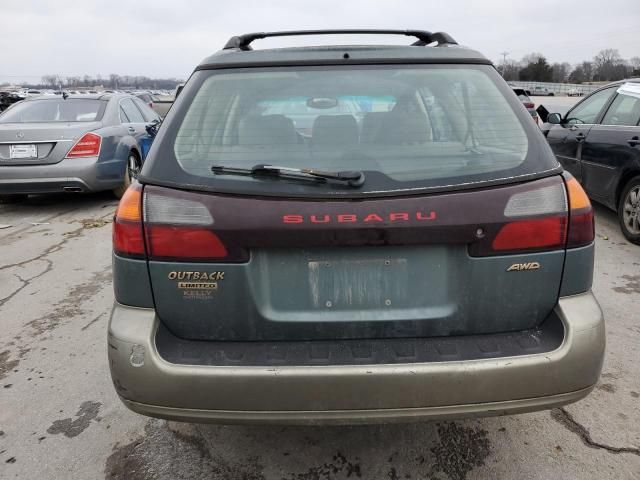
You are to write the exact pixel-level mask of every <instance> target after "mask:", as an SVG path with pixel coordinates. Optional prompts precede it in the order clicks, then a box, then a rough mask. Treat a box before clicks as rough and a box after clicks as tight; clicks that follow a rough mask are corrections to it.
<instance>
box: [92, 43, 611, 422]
mask: <svg viewBox="0 0 640 480" xmlns="http://www.w3.org/2000/svg"><path fill="white" fill-rule="evenodd" d="M318 33H320V34H347V33H359V34H363V33H375V34H378V35H381V34H386V35H391V34H395V35H404V36H412V37H416V40H415V41H414V40H413V39H412V40H411V42H412V45H411V46H409V45H406V46H398V45H394V46H382V47H378V46H371V45H367V46H359V45H358V46H320V47H304V48H277V49H266V50H260V49H255V50H253V49H252V45H251V44H252V42H253V41H254V40H256V39H260V38H265V37H275V36H282V35H305V34H315V35H317V34H318ZM248 50H250V51H248ZM318 65H322V67H321V68H318ZM341 101H344V102H345V104H344V107H345V108H344V109H342V108H341ZM352 102H354V103H355V104H354V103H352ZM359 117H361V119H360V120H359ZM298 120H300V125H297V124H296V121H298ZM307 126H309V127H307ZM155 142H156V143H155V144H154V146H153V147H152V149H151V152H150V154H149V157H148V159H147V162H146V163H145V165H144V168H143V170H142V172H141V174H140V176H139V177H138V182H135V183H134V184H133V185H132V186H131V187H130V188H129V189H128V190H127V192H126V193H125V195H124V197H123V198H122V200H121V201H120V205H119V207H118V210H117V212H116V216H115V219H114V224H113V228H114V231H113V233H114V235H113V240H114V243H113V249H114V255H113V284H114V292H115V304H114V308H113V310H112V314H111V318H110V321H109V328H108V349H107V350H108V355H109V368H110V370H111V375H112V379H113V385H114V388H115V389H116V391H117V393H118V395H119V396H120V398H121V399H122V400H123V402H124V403H125V405H126V406H128V407H129V408H130V409H132V410H133V411H136V412H139V413H142V414H145V415H151V416H157V417H162V418H169V419H178V420H186V421H197V422H202V421H213V422H220V423H235V422H244V423H256V422H263V423H309V424H314V425H315V424H317V423H319V422H332V423H349V422H381V421H391V420H402V419H404V420H407V421H416V420H417V419H428V418H442V417H451V416H464V415H475V416H477V415H497V414H507V413H518V412H525V411H532V410H538V409H545V408H553V407H557V406H559V405H562V404H566V403H570V402H573V401H577V400H579V399H581V398H583V397H584V396H586V395H587V394H588V393H589V392H590V391H591V390H592V389H593V388H594V386H595V384H596V382H597V381H598V377H599V374H600V369H601V366H602V360H603V356H604V346H605V330H604V321H603V317H602V311H601V310H600V307H599V305H598V302H597V301H596V299H595V298H594V296H593V294H592V293H591V280H592V275H593V248H594V247H593V241H594V229H593V211H592V209H591V204H590V203H589V200H588V198H587V196H586V194H585V193H584V191H583V190H582V188H581V187H580V185H579V184H578V182H577V181H576V180H575V179H574V178H573V177H571V175H569V174H568V173H566V172H563V171H562V168H561V166H560V165H559V164H558V162H557V160H556V158H555V157H554V155H553V153H552V152H551V150H550V149H549V147H548V145H547V144H546V142H545V139H544V137H543V136H542V135H541V134H540V131H539V129H538V127H537V126H536V125H535V124H534V123H533V122H532V121H531V117H530V114H528V113H527V112H526V111H525V110H524V109H523V108H522V105H521V104H520V101H519V100H518V98H517V97H516V96H515V95H514V94H513V92H512V91H511V89H510V87H509V86H508V85H507V84H506V82H505V81H504V79H503V78H502V77H501V76H500V74H499V73H498V72H497V71H496V69H495V68H494V67H493V65H492V63H491V61H489V60H488V59H486V58H485V57H484V56H483V55H481V54H480V53H478V52H476V51H474V50H471V49H468V48H466V47H461V46H458V45H457V43H456V42H455V40H453V39H452V38H451V37H450V36H449V35H447V34H446V33H443V32H439V33H430V32H425V31H415V30H386V31H372V30H365V31H363V30H358V31H355V32H354V31H320V32H318V31H314V32H277V33H257V34H248V35H240V36H236V37H233V38H231V39H230V40H229V42H228V43H227V45H226V47H225V49H224V52H220V53H218V54H215V55H212V56H210V57H209V58H207V59H205V60H204V61H203V62H202V64H201V65H199V66H198V68H197V69H196V71H195V72H194V73H193V74H192V75H191V77H190V78H189V81H188V82H187V84H186V86H185V88H184V90H183V91H182V93H181V94H180V97H179V99H178V101H177V103H176V106H175V107H174V110H172V112H171V114H170V115H168V116H167V120H166V121H165V123H164V124H163V126H162V127H161V129H160V132H159V134H158V137H157V139H156V140H155ZM105 340H106V339H105Z"/></svg>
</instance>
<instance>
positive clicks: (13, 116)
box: [0, 98, 107, 123]
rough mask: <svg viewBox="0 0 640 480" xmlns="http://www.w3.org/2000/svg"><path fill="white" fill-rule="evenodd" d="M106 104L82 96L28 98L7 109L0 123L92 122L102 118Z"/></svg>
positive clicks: (102, 101)
mask: <svg viewBox="0 0 640 480" xmlns="http://www.w3.org/2000/svg"><path fill="white" fill-rule="evenodd" d="M106 104H107V102H106V101H104V100H91V99H84V98H82V99H80V98H68V99H66V100H64V99H62V98H55V99H51V100H30V101H26V102H21V103H18V104H16V105H14V106H13V107H12V108H11V109H10V110H7V111H6V112H5V113H4V114H3V115H1V116H0V123H45V122H47V123H48V122H93V121H96V120H100V119H101V118H102V114H103V113H104V109H105V106H106Z"/></svg>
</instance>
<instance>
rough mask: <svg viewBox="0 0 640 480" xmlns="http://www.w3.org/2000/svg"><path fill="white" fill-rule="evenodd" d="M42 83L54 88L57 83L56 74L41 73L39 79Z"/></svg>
mask: <svg viewBox="0 0 640 480" xmlns="http://www.w3.org/2000/svg"><path fill="white" fill-rule="evenodd" d="M40 81H41V82H42V84H43V85H45V86H47V87H50V88H54V87H55V86H56V85H57V84H58V76H57V75H43V76H42V78H41V80H40Z"/></svg>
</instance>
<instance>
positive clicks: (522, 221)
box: [470, 182, 568, 256]
mask: <svg viewBox="0 0 640 480" xmlns="http://www.w3.org/2000/svg"><path fill="white" fill-rule="evenodd" d="M567 211H568V208H567V196H566V192H565V189H564V185H563V184H562V183H561V182H557V183H554V184H552V185H549V184H547V185H545V186H543V187H538V188H532V189H531V190H527V191H524V192H518V193H515V194H513V195H511V197H510V198H509V200H508V201H507V204H506V205H505V207H504V212H503V215H504V222H503V223H501V224H499V225H497V226H493V227H490V228H489V229H488V232H487V234H486V235H485V236H484V237H483V238H482V239H481V240H480V241H479V242H478V243H477V244H475V245H472V246H471V248H470V253H471V254H472V255H480V256H486V255H505V254H516V253H528V252H540V251H547V250H558V249H562V248H564V247H565V244H566V242H567V227H568V215H567ZM494 232H495V233H494Z"/></svg>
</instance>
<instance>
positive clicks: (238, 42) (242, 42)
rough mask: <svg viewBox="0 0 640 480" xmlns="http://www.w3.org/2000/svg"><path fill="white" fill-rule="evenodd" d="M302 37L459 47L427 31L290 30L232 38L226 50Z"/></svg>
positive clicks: (448, 38) (442, 34)
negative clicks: (391, 38)
mask: <svg viewBox="0 0 640 480" xmlns="http://www.w3.org/2000/svg"><path fill="white" fill-rule="evenodd" d="M301 35H404V36H407V37H416V38H417V39H418V40H417V41H416V42H414V43H412V44H411V45H412V46H425V45H429V44H430V43H433V42H438V44H439V45H442V44H451V45H457V44H458V42H456V41H455V40H454V39H453V37H451V35H449V34H448V33H445V32H435V33H431V32H427V31H426V30H375V29H373V30H371V29H347V30H290V31H284V32H256V33H245V34H244V35H238V36H235V37H231V38H230V39H229V41H228V42H227V44H226V45H225V46H224V50H229V49H238V50H252V48H251V42H253V41H254V40H258V39H262V38H268V37H294V36H301Z"/></svg>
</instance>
